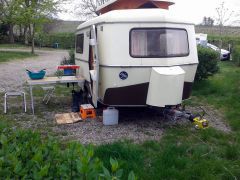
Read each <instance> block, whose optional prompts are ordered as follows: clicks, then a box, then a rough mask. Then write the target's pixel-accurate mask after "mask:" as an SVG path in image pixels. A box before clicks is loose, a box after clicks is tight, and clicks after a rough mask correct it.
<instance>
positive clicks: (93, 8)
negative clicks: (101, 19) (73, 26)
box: [75, 0, 101, 19]
mask: <svg viewBox="0 0 240 180" xmlns="http://www.w3.org/2000/svg"><path fill="white" fill-rule="evenodd" d="M100 1H101V0H81V1H78V2H77V5H76V6H75V9H76V11H77V14H78V15H80V16H81V17H82V18H83V19H90V18H93V17H96V16H98V15H99V13H98V12H97V4H98V3H99V2H100Z"/></svg>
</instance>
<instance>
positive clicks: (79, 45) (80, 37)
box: [76, 34, 84, 54]
mask: <svg viewBox="0 0 240 180" xmlns="http://www.w3.org/2000/svg"><path fill="white" fill-rule="evenodd" d="M83 47H84V34H78V35H77V38H76V52H77V53H80V54H83Z"/></svg>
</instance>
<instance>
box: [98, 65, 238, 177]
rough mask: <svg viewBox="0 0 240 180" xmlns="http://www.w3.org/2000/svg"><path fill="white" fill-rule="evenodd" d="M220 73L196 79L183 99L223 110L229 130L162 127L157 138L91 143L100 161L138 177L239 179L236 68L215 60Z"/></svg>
mask: <svg viewBox="0 0 240 180" xmlns="http://www.w3.org/2000/svg"><path fill="white" fill-rule="evenodd" d="M219 65H220V73H218V74H217V75H215V76H213V77H211V78H210V79H209V80H206V81H203V82H201V83H196V84H195V87H194V92H193V98H192V100H190V102H188V103H192V104H201V103H208V104H210V105H213V106H215V108H216V109H219V110H221V111H223V112H224V115H225V119H226V123H229V124H230V126H231V128H232V130H233V131H232V132H231V133H229V134H226V133H223V132H220V131H218V130H215V129H213V128H209V129H207V130H200V131H196V130H193V129H192V128H191V126H187V127H185V128H184V127H182V126H181V127H174V128H171V129H167V130H166V133H165V136H164V137H163V139H162V140H161V141H160V142H154V141H151V142H145V143H144V144H141V145H136V144H132V143H131V142H117V143H114V144H109V145H102V146H99V147H96V156H98V157H100V159H102V160H103V161H104V162H105V163H107V162H108V159H109V157H110V156H111V157H114V158H116V159H118V160H119V161H120V163H121V164H122V167H124V168H125V169H126V170H127V171H129V170H130V169H131V170H134V172H135V173H136V174H137V176H138V177H139V178H140V179H240V132H239V130H240V118H239V117H240V111H239V110H240V76H239V75H240V68H238V67H236V66H234V65H232V63H231V62H220V64H219Z"/></svg>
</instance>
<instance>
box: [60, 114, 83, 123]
mask: <svg viewBox="0 0 240 180" xmlns="http://www.w3.org/2000/svg"><path fill="white" fill-rule="evenodd" d="M55 119H56V122H57V124H72V123H76V122H79V121H81V120H82V118H81V117H80V114H79V113H64V114H56V115H55Z"/></svg>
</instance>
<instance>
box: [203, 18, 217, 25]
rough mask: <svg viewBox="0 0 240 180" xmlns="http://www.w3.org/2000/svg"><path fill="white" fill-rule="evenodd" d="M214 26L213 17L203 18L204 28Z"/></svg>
mask: <svg viewBox="0 0 240 180" xmlns="http://www.w3.org/2000/svg"><path fill="white" fill-rule="evenodd" d="M213 24H214V19H213V18H211V17H206V16H204V17H203V21H202V25H203V26H213Z"/></svg>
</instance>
